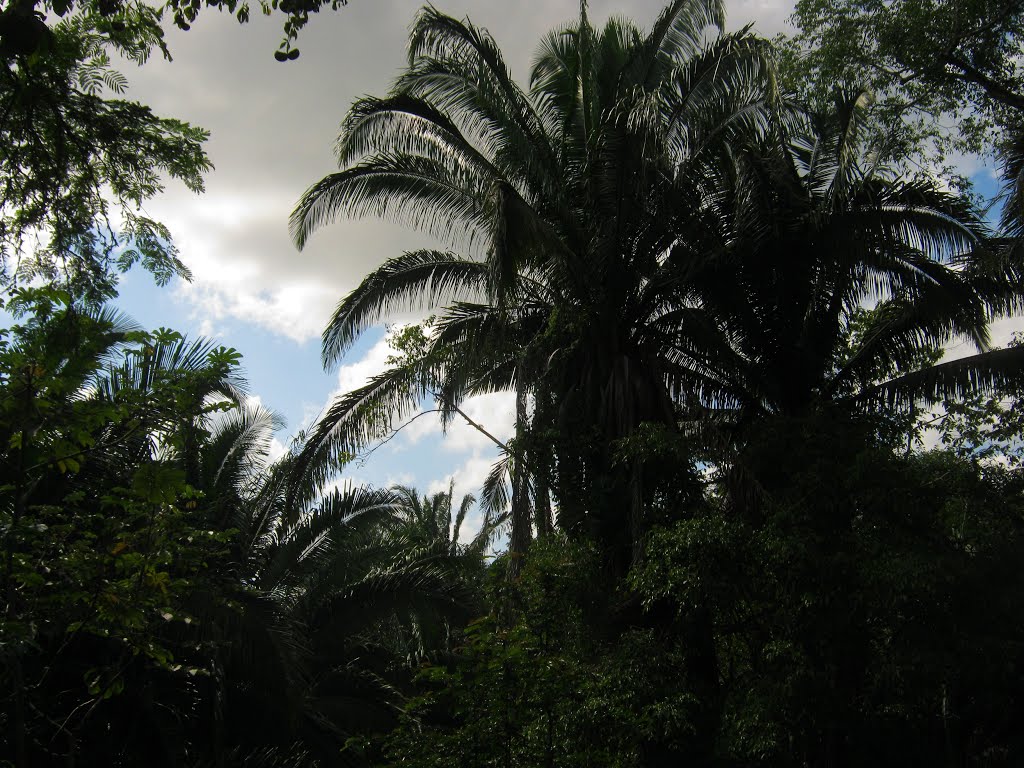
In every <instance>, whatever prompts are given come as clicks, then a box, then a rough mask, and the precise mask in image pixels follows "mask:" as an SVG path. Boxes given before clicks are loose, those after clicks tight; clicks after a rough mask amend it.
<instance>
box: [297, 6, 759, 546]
mask: <svg viewBox="0 0 1024 768" xmlns="http://www.w3.org/2000/svg"><path fill="white" fill-rule="evenodd" d="M722 25H723V10H722V5H721V3H720V2H718V1H717V0H676V1H675V2H672V3H670V4H669V6H668V7H667V8H666V9H665V10H664V11H663V13H662V14H661V15H660V16H659V18H658V19H657V21H656V22H655V24H654V26H653V27H652V29H651V30H650V31H649V32H647V33H642V32H641V31H640V30H639V29H637V28H636V27H634V26H633V25H632V24H631V23H629V22H626V21H623V20H619V19H613V20H611V21H610V22H608V24H607V25H606V26H605V27H604V28H603V29H601V30H596V29H595V28H594V27H593V26H592V25H591V23H590V21H589V19H588V17H587V14H586V4H585V3H583V4H582V12H581V16H580V19H579V22H578V23H577V24H575V25H572V26H567V27H564V28H562V29H559V30H556V31H554V32H552V33H551V34H550V35H548V36H547V37H546V38H545V39H544V40H543V41H542V45H541V49H540V52H539V54H538V57H537V60H536V63H535V66H534V70H533V74H532V77H531V87H530V90H529V91H524V90H523V89H521V88H520V87H519V86H517V85H516V84H515V83H514V82H513V81H512V79H511V76H510V75H509V72H508V69H507V67H506V65H505V63H504V61H503V59H502V57H501V54H500V51H499V49H498V47H497V45H496V44H495V42H494V40H493V39H492V38H491V37H490V36H489V35H488V34H487V33H486V32H485V31H484V30H481V29H479V28H477V27H475V26H474V25H472V24H471V23H470V22H468V21H465V22H460V21H456V20H455V19H452V18H450V17H448V16H445V15H443V14H441V13H439V12H437V11H436V10H434V9H433V8H429V9H425V10H424V11H422V12H421V14H420V15H419V17H418V18H417V21H416V23H415V24H414V26H413V30H412V34H411V39H410V63H409V68H408V69H407V70H406V72H405V73H403V74H402V75H401V77H400V78H399V79H398V81H397V83H396V85H395V87H394V89H393V90H392V92H391V93H390V94H389V95H388V96H387V97H385V98H366V99H363V100H360V101H359V102H357V103H356V104H355V105H354V106H353V107H352V109H351V110H350V112H349V115H348V117H347V118H346V120H345V122H344V123H343V127H342V134H341V138H340V140H339V144H338V154H339V160H340V162H341V165H342V170H341V171H339V172H338V173H334V174H331V175H329V176H327V177H325V178H324V179H323V180H322V181H321V182H319V183H318V184H316V185H314V186H313V187H312V188H310V190H309V191H308V192H307V193H306V194H305V195H304V196H303V198H302V200H301V201H300V203H299V205H298V207H297V208H296V211H295V213H294V214H293V218H292V225H293V232H294V235H295V238H296V242H297V243H298V244H299V246H300V247H301V246H302V245H303V244H304V243H305V241H306V240H307V239H308V237H309V236H310V234H311V233H312V232H313V231H314V230H315V229H316V228H318V227H320V226H322V225H323V224H325V223H327V222H328V221H330V220H331V219H332V218H333V217H335V216H337V215H339V214H344V215H363V214H367V213H369V214H374V215H383V216H387V217H391V218H394V219H396V220H399V221H402V222H405V223H408V224H411V225H412V226H414V227H416V228H419V229H422V230H424V231H427V232H430V233H433V234H435V235H438V236H440V237H441V238H442V239H445V240H447V241H448V242H449V243H451V244H452V245H453V246H455V247H457V248H460V249H461V252H451V251H427V250H423V251H416V252H413V253H408V254H405V255H403V256H400V257H397V258H394V259H391V260H389V261H388V262H386V263H385V264H384V265H383V266H382V267H380V268H379V269H378V270H376V271H375V272H374V273H372V274H371V275H370V276H369V277H367V278H366V279H365V280H364V281H363V283H362V285H360V286H359V288H357V289H356V290H355V291H353V292H352V293H351V294H350V295H349V296H348V297H346V298H345V299H344V300H343V301H342V302H341V303H340V304H339V306H338V309H337V311H336V312H335V315H334V317H333V318H332V320H331V322H330V324H329V325H328V327H327V329H326V330H325V332H324V360H325V363H327V364H331V363H333V362H335V361H337V359H338V358H339V356H340V355H341V354H343V352H344V351H345V350H346V349H347V348H348V346H349V345H350V344H351V343H352V341H353V340H354V339H355V338H356V337H357V335H358V334H359V333H360V332H361V331H362V330H363V329H365V328H366V327H368V326H369V325H372V324H373V323H375V322H378V321H379V320H380V319H381V318H382V317H386V316H387V315H388V313H390V312H394V311H398V310H401V309H404V308H406V307H409V306H421V307H423V306H432V305H437V304H441V303H448V304H449V308H448V309H446V310H445V311H444V312H443V313H442V314H441V316H440V321H439V325H438V331H437V334H436V335H435V336H434V339H433V344H432V345H431V347H430V349H429V350H428V351H427V353H426V354H425V355H424V356H423V357H422V358H421V359H419V360H417V361H410V362H409V364H407V365H404V366H398V367H396V368H395V369H393V370H392V371H389V372H388V373H387V374H385V375H384V376H381V377H378V378H377V379H375V380H374V381H372V382H371V383H370V384H369V385H367V386H366V387H363V388H361V389H360V390H357V391H355V392H353V393H350V394H349V395H348V396H346V397H344V398H343V399H341V400H340V401H339V402H337V403H336V404H335V406H334V407H333V408H332V409H331V411H330V413H329V414H328V418H327V419H325V421H324V425H323V430H322V431H321V432H320V433H318V434H317V435H316V436H315V439H316V440H317V441H326V442H329V443H332V444H334V445H336V446H339V448H341V449H345V450H349V449H352V448H354V447H357V446H358V445H359V444H360V443H361V442H363V441H364V440H366V439H368V438H371V437H373V436H375V434H376V433H377V430H378V429H379V428H380V426H381V423H380V420H381V414H382V413H384V414H385V419H388V418H402V417H403V416H405V415H407V414H408V413H410V411H411V410H412V409H413V408H415V407H416V406H417V405H418V402H419V400H420V398H421V397H423V396H425V395H427V394H429V393H436V394H439V395H440V398H439V400H440V405H441V407H442V409H445V410H448V411H450V410H451V409H452V408H453V407H454V406H455V405H457V403H458V402H460V401H461V400H462V399H463V398H465V397H466V396H468V395H470V394H474V393H477V392H484V391H494V390H509V389H515V390H516V391H517V411H518V413H517V431H518V432H519V434H520V436H521V437H523V436H524V433H525V432H526V431H527V427H528V423H529V418H528V413H527V409H528V402H529V395H530V394H531V393H532V394H533V395H534V397H535V400H536V402H541V403H545V404H549V407H548V409H547V412H546V413H544V414H543V416H544V417H545V418H550V417H551V416H552V414H554V413H558V412H559V411H562V412H566V411H576V412H578V413H581V414H583V415H582V417H581V418H582V426H581V425H574V426H575V427H576V428H577V429H583V430H584V431H588V432H589V431H593V432H594V433H595V435H594V436H591V435H590V434H587V435H586V436H585V439H584V442H585V441H586V440H589V439H591V438H592V439H593V440H594V441H595V442H597V443H600V444H601V446H602V447H601V448H598V449H595V450H594V451H591V453H592V454H593V456H588V458H590V459H594V458H595V457H596V458H597V459H599V460H600V462H603V464H604V466H593V467H591V474H592V475H593V476H598V475H600V474H602V473H603V472H606V471H608V470H609V469H610V462H611V449H610V448H609V447H608V446H609V444H610V443H611V442H612V441H614V440H616V439H618V438H621V437H624V436H627V435H629V434H631V432H632V431H633V430H634V429H635V428H636V427H637V425H638V424H639V423H641V422H642V421H644V420H650V419H656V420H658V421H660V422H662V423H665V424H672V423H674V419H673V418H672V408H671V402H670V400H669V398H668V397H667V391H666V387H665V382H664V377H663V376H662V375H661V372H660V370H659V368H658V362H657V353H656V345H654V344H653V343H652V341H651V340H650V339H649V334H648V332H647V330H646V329H647V328H648V327H649V325H650V323H649V321H650V320H651V312H652V311H657V305H658V300H657V298H656V297H657V296H658V295H661V294H664V293H666V292H668V291H669V290H670V286H669V285H668V283H667V282H666V281H665V280H664V279H663V278H662V260H661V256H662V254H663V253H664V252H665V251H666V249H668V248H669V247H670V246H671V244H672V242H673V241H674V238H675V233H674V232H673V231H672V230H671V229H670V228H667V227H666V225H667V224H668V222H669V221H670V217H668V216H665V215H664V205H663V204H664V203H666V202H668V201H674V199H675V198H676V197H678V193H677V192H675V191H673V187H674V182H675V180H677V179H678V178H680V177H685V173H684V171H683V168H684V166H686V165H687V164H689V163H693V162H696V161H697V158H699V157H701V155H702V154H703V153H704V152H706V151H709V148H710V147H712V146H715V145H716V143H717V142H718V141H719V140H721V139H722V138H725V137H728V136H730V135H732V134H734V133H736V132H738V131H742V130H744V129H750V128H751V127H752V126H757V125H759V124H760V123H761V122H763V115H764V112H765V107H766V104H767V102H768V101H769V100H770V99H771V98H772V88H771V82H772V81H771V77H770V67H769V65H768V62H767V59H766V56H765V51H764V45H763V43H762V42H761V41H759V40H758V39H756V38H754V37H752V36H750V35H749V34H747V33H745V32H744V33H739V34H736V35H725V34H722V33H721V32H720V30H721V27H722ZM709 27H717V28H718V30H719V33H718V34H715V35H710V36H708V35H707V31H708V29H709ZM570 401H571V404H570V406H569V407H568V408H567V403H569V402H570ZM577 437H579V436H577ZM523 442H524V441H523V440H520V441H518V443H519V445H520V450H519V451H518V455H517V456H516V458H517V459H518V464H519V468H518V471H517V472H515V475H514V477H517V478H519V480H518V481H517V482H514V485H513V499H512V502H513V503H512V506H513V516H512V518H513V519H512V545H513V548H522V547H523V546H524V544H525V543H526V542H528V540H529V535H530V526H531V521H530V515H529V508H528V505H527V504H526V498H527V497H526V491H525V489H526V483H525V479H526V477H527V475H528V472H527V471H526V470H528V469H529V468H531V462H530V461H529V460H528V457H526V456H525V455H524V453H525V452H524V451H523V450H522V449H521V444H522V443H523ZM577 442H579V440H577ZM563 448H564V449H566V450H568V449H569V448H570V446H569V444H566V445H565V446H563ZM532 463H533V464H534V465H536V464H540V463H543V462H538V461H534V462H532ZM534 468H535V467H534ZM535 474H537V475H538V476H539V477H541V478H542V479H543V473H535ZM629 483H630V480H629V479H628V478H627V484H629ZM535 485H541V486H542V485H544V483H543V482H540V483H535ZM633 485H634V487H635V484H633ZM565 490H566V489H564V488H563V493H562V496H563V497H564V496H565V495H566V494H565ZM560 501H561V504H562V509H563V510H565V509H566V508H567V507H568V506H569V505H568V504H567V501H568V499H566V498H561V499H560ZM638 501H639V500H638V499H637V500H635V503H634V504H633V506H634V507H636V506H638ZM606 506H607V507H609V508H616V507H619V506H621V505H620V504H618V500H616V501H615V502H613V503H610V504H607V505H606ZM587 511H589V512H594V511H595V510H587ZM634 517H635V515H634ZM577 522H579V521H578V520H576V521H573V520H569V519H568V517H567V518H566V519H565V520H563V524H566V525H569V526H570V527H575V526H576V523H577ZM636 522H637V521H636V520H634V523H636ZM617 523H621V521H617ZM606 527H607V528H616V527H617V526H606ZM627 527H628V525H627ZM634 527H635V526H634ZM621 534H622V530H621V525H619V526H618V530H615V531H614V534H613V535H615V536H619V537H620V538H621ZM627 538H629V536H627ZM632 538H633V539H634V540H636V539H638V538H639V531H637V530H633V532H632Z"/></svg>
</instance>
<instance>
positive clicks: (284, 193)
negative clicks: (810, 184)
mask: <svg viewBox="0 0 1024 768" xmlns="http://www.w3.org/2000/svg"><path fill="white" fill-rule="evenodd" d="M435 3H436V5H437V7H438V8H439V9H440V10H442V11H444V12H446V13H448V14H450V15H453V16H458V17H462V16H465V15H468V16H469V17H470V18H471V19H472V21H473V22H474V23H475V24H477V25H478V26H483V27H486V28H488V29H489V30H490V31H491V33H492V34H493V36H494V37H495V39H496V40H497V42H498V44H499V45H500V46H501V49H502V50H503V52H504V54H505V56H506V59H507V61H508V63H509V65H510V67H511V68H512V71H513V75H514V76H515V77H516V79H517V80H518V81H519V82H521V83H525V82H526V79H527V73H528V68H529V62H530V59H531V57H532V55H533V52H534V50H535V47H536V44H537V42H538V41H539V40H540V38H541V36H542V35H543V34H544V33H545V32H547V31H548V30H550V29H551V28H553V27H555V26H558V25H559V24H562V23H566V22H570V21H572V20H573V19H574V18H575V17H576V16H577V15H578V12H579V5H578V2H577V0H519V1H518V2H508V1H507V0H476V1H475V2H474V1H472V0H454V1H451V2H446V0H435ZM421 5H422V0H351V2H350V4H349V5H348V6H346V7H344V8H342V9H340V10H339V11H337V12H330V11H326V12H322V13H320V14H318V15H316V16H314V17H313V18H312V20H311V21H310V23H309V25H308V27H307V28H306V29H305V30H304V31H303V32H302V34H301V36H300V39H299V41H298V44H297V45H298V48H299V49H300V50H301V56H300V57H299V59H298V60H296V61H294V62H287V63H280V62H277V61H275V59H274V57H273V53H274V51H275V50H276V49H277V46H278V43H279V42H280V39H281V36H282V35H281V28H280V24H281V21H282V19H281V18H280V17H278V16H275V17H272V18H269V19H267V18H263V17H261V16H254V18H253V21H252V22H250V23H249V24H247V25H244V26H242V25H239V24H238V23H237V22H236V21H235V20H234V19H233V18H232V17H231V16H229V15H226V14H218V13H216V12H214V11H211V10H209V9H204V10H203V12H202V13H201V14H200V17H199V19H198V20H197V22H196V23H195V24H194V25H193V27H192V29H191V31H189V32H187V33H186V32H181V31H178V30H173V29H172V30H169V31H168V35H167V41H168V43H169V45H170V48H171V52H172V54H173V57H174V58H173V61H171V62H166V61H163V60H160V59H159V58H153V59H151V60H150V61H149V62H147V63H146V64H145V65H144V66H142V67H141V68H135V67H134V65H131V64H128V63H126V64H124V65H123V66H122V69H123V71H124V72H125V74H126V75H127V76H128V78H129V82H130V90H129V92H128V97H129V98H132V99H134V100H138V101H141V102H142V103H144V104H148V105H149V106H150V107H151V108H152V109H153V110H154V112H156V113H157V114H159V115H163V116H169V117H175V118H178V119H182V120H186V121H188V122H190V123H193V124H194V125H199V126H202V127H204V128H206V129H208V130H209V131H210V134H211V137H210V140H209V142H208V143H207V151H208V153H209V155H210V158H211V160H212V161H213V163H214V165H215V170H214V171H213V172H211V173H210V174H209V176H208V177H207V182H206V192H205V193H204V194H201V195H194V194H192V193H191V192H189V191H188V190H187V189H185V188H184V187H182V186H180V185H178V186H176V185H174V184H169V185H168V188H167V190H166V191H165V192H164V193H163V194H161V195H159V196H158V197H157V198H155V199H154V200H152V201H150V202H149V203H147V205H146V209H145V210H146V212H147V213H148V214H149V215H151V216H152V217H154V218H156V219H158V220H160V221H163V222H164V223H166V224H167V225H168V226H169V227H170V228H171V231H172V233H173V236H174V239H175V243H176V244H177V246H178V248H179V250H180V255H181V258H182V260H183V261H184V262H185V263H186V264H187V265H188V267H189V269H190V270H191V271H192V274H193V280H192V282H191V283H186V282H184V281H180V280H178V281H175V282H174V283H172V284H171V285H170V286H169V287H165V288H158V287H156V286H155V285H154V284H153V282H152V279H151V278H150V277H149V276H148V275H147V274H146V273H144V272H140V271H133V272H131V273H129V274H128V275H127V276H126V277H125V278H124V280H123V281H122V285H121V298H120V300H119V302H118V303H119V305H120V307H121V308H122V309H124V310H126V311H127V312H128V313H129V314H131V315H132V316H133V317H134V318H135V319H136V320H137V321H138V322H140V323H142V324H143V325H144V326H146V327H149V328H156V327H169V328H174V329H176V330H179V331H182V332H185V333H188V334H190V335H199V334H201V335H205V336H207V337H212V338H215V339H216V340H217V341H218V343H221V344H224V345H225V346H231V347H235V348H236V349H238V350H239V351H240V352H241V353H242V354H243V356H244V367H245V372H246V374H247V378H248V380H249V382H250V388H251V390H252V391H253V393H254V394H255V396H257V397H259V398H260V400H261V402H262V403H263V404H264V405H266V406H268V407H270V408H272V409H274V410H276V411H278V412H279V413H280V414H282V415H283V416H284V417H285V419H286V420H287V424H288V427H287V429H286V430H284V431H283V432H282V433H281V434H280V435H279V436H278V440H277V447H278V450H283V446H284V444H285V443H286V442H287V440H288V438H289V436H290V435H293V434H295V433H296V432H297V431H299V430H300V429H303V428H304V427H306V426H308V425H309V424H310V423H311V422H312V420H314V419H315V418H316V416H317V415H318V414H320V413H321V412H322V411H323V410H324V409H325V408H326V407H327V405H328V403H329V402H330V401H331V400H332V399H333V398H334V397H335V396H337V395H339V394H341V393H343V392H345V391H347V390H349V389H351V388H353V387H355V386H358V385H360V384H361V383H363V382H364V381H365V380H366V378H367V377H368V376H371V375H373V374H374V373H377V372H379V371H380V370H382V369H383V367H384V365H385V360H386V358H387V356H388V354H389V350H388V347H387V344H386V340H385V332H384V329H383V328H379V329H374V330H372V331H370V332H368V333H366V334H365V335H364V337H363V338H362V339H360V340H359V342H358V343H357V344H356V345H355V346H354V347H353V348H352V350H351V351H350V352H349V353H348V355H347V356H346V357H345V359H344V360H343V361H342V363H341V365H340V366H338V367H337V368H334V369H332V370H328V371H325V370H324V368H323V366H322V364H321V362H320V333H321V331H322V330H323V328H324V326H325V325H326V323H327V321H328V319H329V317H330V315H331V312H332V310H333V308H334V306H335V305H336V304H337V302H338V301H339V300H340V299H341V298H342V297H343V296H344V295H345V294H347V293H348V292H349V291H351V290H352V289H353V288H354V287H356V286H357V285H358V283H359V282H360V281H361V279H362V278H363V277H364V276H365V275H366V274H367V273H369V272H370V271H371V270H373V269H374V268H376V267H377V266H378V265H380V264H381V263H382V262H383V261H384V260H385V259H387V258H389V257H392V256H396V255H399V254H400V253H402V252H403V251H405V250H409V249H412V248H416V247H421V246H423V245H425V244H429V241H428V240H427V239H426V238H425V237H424V236H423V235H421V234H417V233H415V232H410V231H408V230H404V229H402V228H401V227H400V226H398V225H396V224H393V223H390V222H381V221H373V220H361V221H354V220H347V221H338V222H337V223H334V224H332V225H330V226H327V227H324V228H322V230H321V231H320V232H318V233H317V234H316V235H315V236H314V237H313V239H312V241H311V242H310V243H309V244H308V245H307V246H306V248H305V249H304V250H303V251H302V252H301V253H300V252H298V251H297V250H296V249H295V247H294V246H293V245H292V243H291V240H290V238H289V235H288V216H289V214H290V212H291V210H292V208H293V207H294V205H295V203H296V201H297V200H298V199H299V197H300V195H301V194H302V193H303V191H304V190H305V189H306V188H307V187H309V186H310V185H311V184H313V183H315V182H316V181H317V180H319V179H320V178H321V177H323V176H324V175H326V174H328V173H330V172H331V171H333V170H335V168H336V163H335V161H334V157H333V154H332V149H333V144H334V141H335V139H336V137H337V131H338V125H339V123H340V121H341V120H342V118H343V117H344V115H345V113H346V111H347V109H348V107H349V105H350V104H351V103H352V102H353V101H354V100H355V99H356V98H358V97H360V96H362V95H366V94H373V95H382V94H384V93H385V92H386V90H387V89H388V87H389V85H390V83H391V81H392V80H393V79H394V77H395V76H396V75H397V74H398V72H399V70H400V68H401V67H402V65H403V62H404V60H405V58H404V57H405V44H406V36H407V33H408V28H409V25H410V23H411V22H412V20H413V17H414V15H415V13H416V11H417V10H418V9H419V7H420V6H421ZM792 6H793V2H791V1H790V0H728V2H727V8H728V14H729V15H728V18H729V24H728V28H730V29H737V28H739V27H742V26H744V25H746V24H748V23H751V22H752V23H753V24H754V25H755V29H756V30H757V31H759V32H760V33H762V34H764V35H766V36H772V35H775V34H777V33H779V32H784V31H786V30H787V28H788V27H787V24H786V19H787V17H788V16H789V14H790V13H791V12H792ZM661 7H662V2H661V0H634V2H629V3H627V2H624V1H623V0H617V1H616V0H593V1H592V2H591V3H590V5H589V13H590V15H591V18H592V20H594V21H595V22H596V21H603V19H605V18H607V17H608V16H609V15H610V14H622V15H626V16H629V17H630V18H632V19H633V20H634V21H636V22H637V23H639V24H641V25H642V26H645V27H646V26H649V25H650V23H651V22H652V21H653V20H654V18H655V17H656V15H657V13H658V11H659V10H660V9H661ZM465 410H466V411H467V412H468V414H469V415H470V416H471V417H472V418H473V419H474V420H476V421H478V422H480V423H482V424H483V425H484V426H485V427H486V428H487V429H488V430H489V431H490V432H492V433H493V434H495V435H496V436H498V437H499V438H500V439H503V440H504V439H507V438H508V437H510V436H511V434H512V427H513V422H514V403H513V399H512V397H511V396H510V395H503V394H495V395H488V396H485V397H482V398H475V399H474V400H472V401H470V402H469V403H467V404H466V406H465ZM496 457H497V449H496V448H495V447H494V446H493V444H491V443H490V442H489V441H488V440H487V439H486V438H485V437H483V436H482V435H481V434H480V433H478V432H477V431H475V430H473V429H472V428H470V427H468V426H467V425H465V424H459V423H457V424H455V425H453V426H452V427H451V428H450V430H449V433H448V434H447V435H446V436H445V435H442V434H441V429H440V424H439V423H438V422H437V420H436V418H435V417H433V416H425V417H423V418H420V419H417V420H416V421H415V422H413V423H412V424H411V425H409V426H408V427H407V428H406V429H404V430H402V432H401V433H400V434H399V435H397V436H396V437H395V439H393V440H391V441H390V442H389V443H388V444H386V445H385V446H383V447H382V448H380V449H379V450H377V451H375V452H374V453H373V454H372V455H371V456H370V457H369V458H368V459H366V460H365V461H357V462H355V463H353V464H352V465H350V466H349V467H348V468H347V469H346V472H345V476H346V477H347V478H349V479H351V480H352V481H353V482H356V483H367V484H372V485H375V486H378V487H379V486H386V485H391V484H393V483H402V484H408V485H414V486H416V487H418V488H420V489H421V490H422V491H424V492H436V491H438V490H442V489H445V488H447V486H448V482H449V481H450V480H451V479H452V478H454V482H455V492H456V494H457V498H458V497H461V495H462V494H463V493H470V492H472V493H476V492H477V491H478V490H479V487H480V485H481V484H482V482H483V479H484V477H485V476H486V474H487V472H488V470H489V468H490V465H491V464H492V462H493V461H494V460H495V458H496ZM472 522H473V521H470V524H469V525H467V528H466V530H467V532H471V530H472V528H473V525H472Z"/></svg>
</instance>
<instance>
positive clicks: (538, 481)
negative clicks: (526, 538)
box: [530, 386, 555, 536]
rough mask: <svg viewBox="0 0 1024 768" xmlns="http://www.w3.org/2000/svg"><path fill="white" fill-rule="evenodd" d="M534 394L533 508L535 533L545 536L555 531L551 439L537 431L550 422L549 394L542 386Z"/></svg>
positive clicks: (532, 432) (532, 430) (531, 460)
mask: <svg viewBox="0 0 1024 768" xmlns="http://www.w3.org/2000/svg"><path fill="white" fill-rule="evenodd" d="M535 396H536V405H535V406H534V409H533V420H532V422H531V424H530V427H531V440H530V444H531V445H532V446H533V451H532V452H531V456H530V464H531V465H532V466H533V467H534V476H533V509H534V517H535V518H536V523H537V535H538V536H547V535H549V534H551V533H554V531H555V521H554V517H553V516H552V514H551V480H550V478H551V472H552V462H551V441H550V440H548V439H544V440H539V439H538V437H537V433H538V431H539V429H538V428H539V427H544V426H545V425H546V424H547V423H549V422H550V417H551V394H550V392H548V391H547V390H545V389H544V388H543V386H542V387H541V390H540V391H539V392H537V393H536V395H535Z"/></svg>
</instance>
